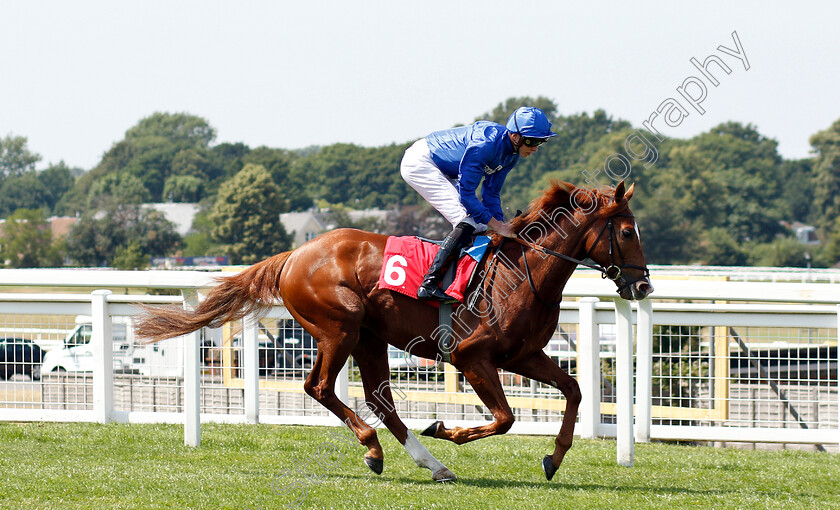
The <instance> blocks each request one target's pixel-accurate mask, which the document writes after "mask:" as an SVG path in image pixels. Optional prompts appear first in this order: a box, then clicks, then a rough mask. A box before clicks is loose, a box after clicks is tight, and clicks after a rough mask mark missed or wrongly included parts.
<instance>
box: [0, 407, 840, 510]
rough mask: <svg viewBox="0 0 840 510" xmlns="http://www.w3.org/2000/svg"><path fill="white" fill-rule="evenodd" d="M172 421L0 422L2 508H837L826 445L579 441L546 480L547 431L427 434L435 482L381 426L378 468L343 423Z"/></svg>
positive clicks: (836, 482) (838, 472)
mask: <svg viewBox="0 0 840 510" xmlns="http://www.w3.org/2000/svg"><path fill="white" fill-rule="evenodd" d="M182 430H183V429H182V427H181V426H178V425H124V424H109V425H97V424H83V423H26V424H17V423H2V424H0V508H3V509H17V508H21V509H39V508H56V509H76V508H91V509H97V510H105V509H112V508H143V509H147V508H148V509H151V508H178V509H185V508H232V509H243V510H244V509H256V508H262V509H270V508H289V507H292V506H293V505H294V503H295V501H296V500H298V499H299V498H300V499H301V500H300V503H299V506H298V508H447V509H450V508H465V509H485V508H505V509H512V510H520V509H526V508H541V509H545V508H573V509H579V508H608V509H614V510H618V509H630V508H639V509H647V508H669V509H673V508H688V507H690V508H702V509H708V508H714V509H722V508H750V509H752V508H780V509H782V508H784V509H794V508H808V509H813V508H840V456H838V455H833V454H826V453H808V452H797V451H782V452H762V451H747V450H735V449H715V448H710V447H691V446H678V445H670V444H657V443H653V444H638V445H636V466H635V467H633V468H622V467H619V466H618V465H616V462H615V442H613V441H606V440H603V441H602V440H594V441H590V440H587V441H584V440H578V441H576V443H575V446H574V447H573V449H572V450H571V451H570V452H569V454H568V456H567V457H566V461H565V462H564V464H563V465H562V466H561V467H560V470H559V471H558V472H557V474H556V475H555V477H554V480H553V481H551V482H548V481H546V480H545V477H544V475H543V473H542V469H541V467H540V460H541V459H542V457H543V456H544V455H545V454H546V453H548V452H549V451H550V448H551V447H552V446H553V440H552V438H548V437H523V436H502V437H493V438H488V439H484V440H481V441H476V442H473V443H470V444H467V445H462V446H456V445H454V444H452V443H448V442H444V441H440V440H434V439H431V438H425V437H424V438H421V441H422V442H423V443H424V444H425V445H427V447H428V448H429V449H430V450H431V451H432V453H433V454H434V455H435V456H437V457H438V458H439V459H440V460H441V461H442V462H444V463H445V464H446V465H447V466H448V467H449V468H450V469H452V470H453V471H454V472H455V473H456V474H457V475H458V476H459V478H460V480H459V481H458V482H456V483H448V484H438V483H434V482H432V481H431V478H430V475H431V474H430V472H429V471H428V470H425V469H420V468H417V467H416V466H415V465H414V463H413V462H412V461H411V459H410V458H409V456H408V454H407V453H406V452H405V450H403V448H402V447H401V446H400V445H399V443H397V441H396V440H395V439H394V438H393V436H391V434H390V433H388V432H387V431H383V432H380V434H379V435H380V439H381V441H382V443H383V447H384V448H385V471H384V473H383V474H382V475H381V476H376V475H375V474H373V473H372V472H371V471H370V470H368V468H367V467H366V466H365V465H364V464H363V463H362V455H363V454H364V449H363V448H362V447H361V446H358V445H356V446H351V445H349V444H346V443H343V442H342V441H341V440H340V438H339V439H337V438H336V434H339V432H338V431H341V432H340V433H342V434H345V433H346V434H349V433H347V432H346V429H337V428H336V429H330V428H324V427H293V426H271V425H217V424H206V425H204V426H203V427H202V445H201V447H199V448H188V447H185V446H184V445H183V431H182ZM331 434H333V435H331ZM345 437H346V436H345ZM307 463H310V464H309V469H310V471H311V474H312V476H313V477H315V478H314V479H311V478H310V479H308V478H307V477H306V476H304V475H302V474H300V470H301V469H306V465H307ZM319 463H320V464H319ZM295 471H297V473H295ZM272 484H273V486H274V489H275V490H274V491H273V490H272ZM287 490H291V492H289V493H285V494H284V492H285V491H287Z"/></svg>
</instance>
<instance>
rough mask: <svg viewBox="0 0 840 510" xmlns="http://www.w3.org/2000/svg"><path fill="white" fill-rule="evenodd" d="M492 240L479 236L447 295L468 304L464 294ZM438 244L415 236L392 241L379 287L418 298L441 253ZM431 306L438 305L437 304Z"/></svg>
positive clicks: (469, 250) (459, 265) (461, 264)
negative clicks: (424, 279) (431, 267)
mask: <svg viewBox="0 0 840 510" xmlns="http://www.w3.org/2000/svg"><path fill="white" fill-rule="evenodd" d="M489 241H490V239H489V238H488V237H486V236H478V237H476V240H475V242H474V243H473V247H472V248H469V249H468V250H466V254H465V255H464V256H462V257H461V258H460V260H458V266H457V269H456V270H455V279H454V280H453V281H452V285H450V286H449V287H448V288H446V289H444V292H446V294H447V295H449V296H452V297H453V298H455V299H457V300H458V301H460V302H462V303H463V302H464V292H465V291H466V289H467V284H468V283H469V281H470V277H471V276H472V274H473V271H475V269H476V267H478V262H479V261H480V260H481V257H483V256H484V252H485V251H486V250H487V243H488V242H489ZM438 248H439V247H438V245H436V244H434V243H429V242H426V241H422V240H420V239H418V238H416V237H414V236H404V237H394V236H391V237H389V238H388V241H387V242H386V243H385V255H384V257H383V264H382V271H381V272H380V273H379V287H380V288H382V289H391V290H394V291H397V292H399V293H401V294H405V295H406V296H410V297H413V298H416V297H417V289H418V288H419V287H420V284H421V283H422V282H423V277H424V276H425V275H426V271H427V270H428V269H429V266H430V265H432V260H434V258H435V255H436V254H437V252H438ZM429 304H432V305H434V306H438V303H437V302H436V301H429Z"/></svg>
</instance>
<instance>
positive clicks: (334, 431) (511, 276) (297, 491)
mask: <svg viewBox="0 0 840 510" xmlns="http://www.w3.org/2000/svg"><path fill="white" fill-rule="evenodd" d="M731 37H732V43H731V45H732V46H734V48H731V47H729V46H725V45H723V44H721V45H719V46H718V47H717V51H718V52H719V53H718V52H713V53H712V54H710V55H708V56H707V57H706V58H704V59H703V60H702V61H701V60H699V59H697V58H695V57H691V58H690V59H689V62H690V64H691V65H692V66H693V67H694V68H695V69H696V71H697V73H695V74H692V75H689V76H687V77H686V78H685V79H684V80H683V81H682V83H681V84H680V85H678V86H677V87H676V89H675V90H676V92H677V95H676V96H674V97H667V98H666V99H664V100H663V101H661V102H660V104H659V105H658V106H657V107H656V108H655V109H654V110H653V111H652V112H651V114H650V115H649V116H648V118H647V119H645V120H643V121H642V122H641V125H642V127H643V128H644V129H637V130H635V131H633V132H632V133H630V134H629V135H628V136H627V137H626V138H625V140H624V142H623V148H624V153H620V152H616V153H613V154H610V155H609V156H607V157H606V158H605V159H604V162H603V164H602V165H601V166H600V167H598V168H595V169H592V170H589V169H585V170H583V171H582V172H581V173H582V176H583V180H584V182H586V183H587V184H588V185H590V186H592V187H593V188H595V189H598V190H602V191H608V190H610V189H611V188H612V187H613V186H614V184H615V183H617V182H620V181H624V180H627V179H628V178H629V177H630V175H631V173H632V169H633V166H634V165H642V166H643V167H644V168H650V167H651V166H653V165H654V164H655V163H656V162H657V161H658V159H659V152H658V149H657V146H656V144H654V143H653V142H652V141H651V140H652V139H655V140H657V141H658V142H663V141H665V139H666V138H665V136H664V135H663V134H662V131H667V129H668V128H670V129H673V128H677V127H679V126H680V125H681V124H682V123H683V122H684V121H685V120H686V119H687V118H688V117H689V116H690V115H691V113H692V111H693V112H697V113H699V114H700V115H701V116H702V115H704V114H705V113H706V109H705V108H704V107H703V102H704V101H705V100H706V99H707V97H708V95H709V91H710V90H714V89H713V88H710V87H714V88H716V87H718V86H720V85H721V79H723V78H724V77H725V76H728V75H730V74H732V72H733V67H735V66H736V65H737V62H740V63H741V64H742V65H743V68H744V70H745V71H748V70H749V69H750V63H749V60H748V58H747V54H746V51H745V50H744V46H743V44H742V43H741V40H740V37H739V36H738V33H737V32H736V31H733V32H732V34H731ZM727 44H730V43H727ZM570 198H571V200H570V204H571V209H567V208H565V207H559V208H557V209H555V210H554V211H552V212H551V213H550V214H547V213H546V212H544V211H541V212H540V213H539V218H538V219H537V220H535V221H532V222H530V223H529V224H527V225H526V226H525V227H524V228H522V229H520V232H519V237H520V238H522V239H523V240H525V241H526V242H528V243H531V244H533V245H537V246H541V245H542V242H543V241H544V240H545V239H546V238H547V237H548V236H550V235H553V234H558V235H559V236H560V237H562V238H563V239H565V238H567V237H568V236H569V232H566V230H564V225H572V226H573V227H578V226H580V225H581V221H580V220H579V219H578V218H579V216H580V215H581V214H582V215H584V216H585V215H587V214H589V213H591V212H593V211H594V210H595V209H596V204H597V200H596V196H595V194H594V193H593V192H592V191H591V190H589V189H586V188H576V189H575V190H574V192H573V193H572V195H571V197H570ZM564 218H565V220H566V221H563V219H564ZM566 228H569V227H566ZM534 251H535V252H536V253H537V254H538V255H539V256H540V257H542V258H543V259H544V258H546V257H548V256H549V255H548V254H545V253H542V252H540V251H537V250H534ZM386 263H387V261H386ZM493 264H496V268H497V269H498V268H501V267H504V268H505V269H506V270H505V271H499V270H496V271H495V272H494V279H493V285H492V289H493V293H492V295H488V294H487V292H486V288H485V286H484V285H483V284H482V283H480V284H479V285H478V286H477V288H476V289H475V290H474V291H473V292H472V293H471V294H469V295H468V296H467V297H466V299H465V304H466V306H459V307H455V309H454V311H453V312H452V313H451V315H450V318H451V325H440V326H438V327H437V328H435V329H434V330H433V332H432V333H431V336H430V338H425V337H423V336H418V337H416V338H414V339H413V340H412V341H411V342H409V344H408V345H407V346H406V348H405V349H404V351H405V357H406V361H407V364H408V366H409V367H410V369H414V370H420V368H421V367H420V366H419V365H418V364H417V363H416V362H415V361H414V359H415V355H414V354H412V350H413V349H415V350H416V347H417V346H418V345H421V344H425V343H427V342H436V343H437V344H438V348H439V350H440V351H441V352H447V351H448V352H451V351H453V350H454V349H455V348H456V347H457V346H458V344H459V343H460V342H461V341H463V340H464V339H465V338H468V337H469V336H470V335H472V332H473V331H472V329H471V327H470V325H469V324H470V322H473V321H474V320H475V318H476V317H477V318H478V319H479V321H481V320H483V324H485V325H493V324H495V323H496V322H497V321H498V320H499V310H501V307H500V306H499V303H500V302H501V301H504V300H505V299H507V298H508V297H509V296H510V295H511V294H512V293H513V292H514V291H515V290H516V289H517V288H518V287H519V285H521V284H522V283H524V282H526V281H528V275H527V274H526V271H525V270H523V269H522V268H520V267H519V264H517V263H514V262H513V261H512V260H510V258H508V257H507V256H506V255H505V254H504V253H502V252H501V251H497V252H496V254H495V260H494V262H493ZM491 266H492V265H488V268H487V269H485V270H483V271H481V272H480V273H479V274H478V276H479V278H481V279H482V280H483V279H484V278H485V277H486V276H488V275H487V272H488V271H491ZM435 361H436V362H438V363H442V362H443V360H442V359H441V358H440V355H438V357H437V359H436V360H435ZM554 386H555V387H557V384H556V383H555V384H554ZM386 392H391V394H392V395H394V394H395V395H396V396H397V397H399V398H400V399H401V400H405V399H406V398H407V395H406V394H405V393H404V392H403V391H401V390H400V389H399V388H398V387H397V386H395V385H393V384H390V382H389V381H387V380H386V381H383V382H382V383H381V384H380V386H379V388H377V389H376V391H374V392H373V393H372V398H373V399H375V402H368V401H363V402H359V403H358V405H357V406H356V409H355V410H354V411H355V413H356V415H357V417H358V418H357V419H358V420H360V421H361V422H362V423H356V425H358V426H362V427H370V428H375V427H377V426H379V425H380V424H381V422H382V421H383V420H384V414H383V413H382V412H380V413H379V414H378V415H377V414H376V413H375V412H374V411H373V409H380V410H382V409H384V410H385V411H387V412H389V413H390V412H393V411H394V407H393V405H392V403H391V401H392V399H389V398H387V393H386ZM345 425H347V427H348V428H349V429H350V430H348V428H344V427H340V428H336V427H333V428H331V429H330V430H329V431H328V432H327V435H328V439H327V440H325V441H323V442H322V443H320V444H319V445H318V447H317V448H316V454H315V455H314V457H312V458H309V459H305V460H303V459H291V460H290V462H289V464H288V466H287V467H285V468H284V469H282V470H281V471H279V472H278V473H276V474H275V475H274V476H273V477H272V478H271V483H270V488H271V491H272V493H273V494H275V495H276V496H277V497H280V498H282V504H283V505H284V506H285V507H286V508H296V507H298V506H299V505H301V504H302V503H303V502H304V501H305V500H306V498H307V497H308V495H309V491H310V489H311V488H312V486H314V485H317V484H320V483H322V482H323V481H324V480H325V479H326V477H327V476H328V474H329V473H330V472H332V471H333V470H335V469H336V468H337V467H338V466H339V465H341V463H342V462H343V461H344V456H345V451H350V450H349V449H355V448H357V447H358V446H359V442H358V441H357V438H356V436H355V435H354V434H353V433H352V432H351V430H352V428H353V427H352V426H351V422H350V419H349V418H348V419H346V420H345ZM348 448H349V449H348ZM260 508H262V507H259V506H258V507H254V510H256V509H260Z"/></svg>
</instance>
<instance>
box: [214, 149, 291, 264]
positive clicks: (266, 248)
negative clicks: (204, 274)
mask: <svg viewBox="0 0 840 510" xmlns="http://www.w3.org/2000/svg"><path fill="white" fill-rule="evenodd" d="M280 212H281V199H280V189H279V187H278V186H277V185H276V184H275V183H274V181H273V180H272V179H271V175H270V174H269V173H268V171H267V170H266V169H265V168H263V167H262V166H259V165H246V166H245V168H243V169H242V170H241V171H240V172H239V173H237V174H236V175H235V176H234V177H233V179H230V180H229V181H227V182H225V183H224V184H222V186H221V187H220V188H219V193H218V195H217V196H216V203H215V204H214V205H213V209H212V212H211V214H210V221H211V222H212V223H213V230H212V236H213V240H214V241H216V242H218V243H219V244H221V245H222V247H223V249H224V251H225V252H226V253H227V254H228V256H230V261H231V263H233V264H252V263H254V262H257V261H259V260H262V259H264V258H266V257H269V256H271V255H275V254H277V253H280V252H281V251H283V250H285V249H288V247H289V246H290V244H291V237H290V236H289V235H288V234H287V233H286V230H285V229H284V228H283V224H282V223H280Z"/></svg>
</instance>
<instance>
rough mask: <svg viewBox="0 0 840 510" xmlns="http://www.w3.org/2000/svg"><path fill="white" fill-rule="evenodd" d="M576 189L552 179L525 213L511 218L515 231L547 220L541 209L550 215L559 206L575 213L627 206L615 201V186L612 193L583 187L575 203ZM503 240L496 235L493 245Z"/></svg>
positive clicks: (517, 231)
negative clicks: (573, 200) (593, 201)
mask: <svg viewBox="0 0 840 510" xmlns="http://www.w3.org/2000/svg"><path fill="white" fill-rule="evenodd" d="M576 189H578V188H577V187H575V185H573V184H571V183H568V182H565V181H558V180H554V179H552V180H551V181H550V184H549V187H548V189H547V190H545V192H543V194H542V195H540V196H539V197H537V198H536V199H534V201H533V202H531V204H530V205H529V206H528V209H527V210H526V211H525V212H524V213H523V214H521V215H519V216H517V217H515V218H513V219H512V220H511V226H512V227H513V231H514V232H515V233H517V234H519V233H520V232H521V231H522V230H523V229H524V228H526V227H527V226H528V225H530V224H532V223H535V222H545V218H543V217H542V216H541V215H540V212H541V211H544V213H545V214H547V215H549V216H550V215H551V214H552V211H554V210H556V209H558V208H562V209H566V210H567V211H569V212H570V213H574V212H575V210H578V211H580V210H581V209H583V210H593V212H594V211H597V210H598V209H600V208H605V209H606V208H610V212H611V213H614V212H615V211H612V209H613V208H615V209H618V208H626V207H627V202H626V201H623V202H622V203H619V204H615V203H614V202H613V198H614V193H615V188H611V189H610V193H605V192H603V191H602V190H600V189H591V188H583V189H585V190H586V191H587V192H586V193H577V194H576V195H575V203H572V194H574V192H575V190H576ZM593 199H594V200H595V202H596V205H595V206H594V207H593V204H592V200H593ZM501 240H502V238H501V236H499V235H494V236H493V245H494V246H495V245H497V244H498V243H499V242H501Z"/></svg>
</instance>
